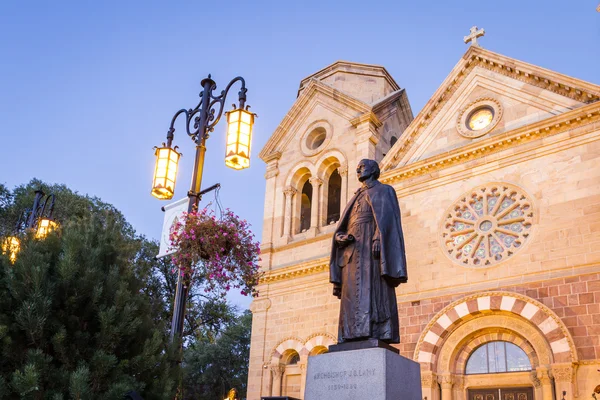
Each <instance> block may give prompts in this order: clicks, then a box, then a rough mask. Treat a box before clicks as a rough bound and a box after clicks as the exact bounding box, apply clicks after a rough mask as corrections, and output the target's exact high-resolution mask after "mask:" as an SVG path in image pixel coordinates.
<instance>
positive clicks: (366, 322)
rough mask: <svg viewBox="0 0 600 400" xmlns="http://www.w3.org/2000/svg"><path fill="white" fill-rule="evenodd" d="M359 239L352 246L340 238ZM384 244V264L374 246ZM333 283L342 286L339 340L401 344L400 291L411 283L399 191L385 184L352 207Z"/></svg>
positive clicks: (345, 217) (334, 259) (342, 225)
mask: <svg viewBox="0 0 600 400" xmlns="http://www.w3.org/2000/svg"><path fill="white" fill-rule="evenodd" d="M339 232H341V233H348V234H350V235H352V236H354V238H355V240H354V241H353V242H352V243H350V244H348V245H347V246H346V247H340V246H339V245H338V244H337V242H336V241H335V237H336V234H337V233H339ZM375 240H379V241H380V246H381V251H380V257H379V259H376V258H375V257H374V256H373V252H372V246H373V241H375ZM329 271H330V279H329V280H330V282H331V283H333V284H337V285H340V286H341V297H340V300H341V304H340V320H339V330H338V341H339V342H340V343H341V342H345V341H350V340H358V339H368V338H376V339H380V340H382V341H385V342H388V343H399V342H400V332H399V331H400V329H399V321H398V305H397V302H396V293H395V290H394V289H395V288H396V287H397V286H398V285H399V284H400V283H405V282H406V281H407V272H406V255H405V251H404V237H403V235H402V227H401V225H400V207H399V205H398V199H397V197H396V192H395V191H394V189H393V188H392V187H391V186H389V185H384V184H382V183H380V182H379V181H375V182H373V183H372V184H371V185H369V186H366V185H365V186H363V187H362V188H361V189H359V190H358V191H357V192H356V194H355V195H354V197H352V199H350V201H349V202H348V204H347V206H346V209H345V210H344V212H343V214H342V217H341V219H340V222H339V223H338V226H337V229H336V231H335V234H334V238H333V245H332V250H331V258H330V268H329Z"/></svg>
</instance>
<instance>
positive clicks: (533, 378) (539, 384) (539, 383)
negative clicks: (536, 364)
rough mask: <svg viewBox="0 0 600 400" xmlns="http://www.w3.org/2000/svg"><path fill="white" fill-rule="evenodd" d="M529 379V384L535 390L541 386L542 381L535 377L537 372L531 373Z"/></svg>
mask: <svg viewBox="0 0 600 400" xmlns="http://www.w3.org/2000/svg"><path fill="white" fill-rule="evenodd" d="M530 377H531V383H533V386H534V387H535V388H539V387H541V386H542V381H540V380H539V378H538V377H537V371H531V374H530Z"/></svg>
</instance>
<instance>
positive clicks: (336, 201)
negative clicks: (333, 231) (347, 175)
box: [327, 169, 342, 225]
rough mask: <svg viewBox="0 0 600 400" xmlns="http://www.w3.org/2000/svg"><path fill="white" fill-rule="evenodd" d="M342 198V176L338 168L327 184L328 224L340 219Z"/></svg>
mask: <svg viewBox="0 0 600 400" xmlns="http://www.w3.org/2000/svg"><path fill="white" fill-rule="evenodd" d="M341 198H342V177H341V176H340V174H339V173H338V171H337V169H335V170H334V171H333V173H332V174H331V176H330V177H329V183H328V184H327V224H328V225H329V224H331V223H334V222H337V221H338V220H339V219H340V202H341Z"/></svg>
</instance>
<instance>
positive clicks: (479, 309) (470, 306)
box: [413, 291, 577, 369]
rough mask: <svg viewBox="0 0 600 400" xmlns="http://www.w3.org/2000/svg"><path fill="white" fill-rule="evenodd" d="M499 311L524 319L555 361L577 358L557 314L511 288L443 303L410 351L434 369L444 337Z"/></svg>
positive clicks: (427, 366)
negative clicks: (544, 343)
mask: <svg viewBox="0 0 600 400" xmlns="http://www.w3.org/2000/svg"><path fill="white" fill-rule="evenodd" d="M492 313H496V314H498V313H500V314H507V315H512V316H516V317H517V318H519V319H522V320H525V321H527V323H528V324H530V325H532V326H534V327H535V328H536V330H537V331H538V332H540V333H541V335H542V337H543V338H544V340H545V341H546V342H547V344H548V346H549V347H550V348H551V351H552V356H553V359H554V362H576V361H577V352H576V350H575V349H576V348H575V345H574V343H573V338H572V337H571V334H570V333H569V331H568V330H567V328H566V326H565V325H564V324H563V322H562V321H561V320H560V318H559V317H558V316H557V315H556V314H555V313H554V312H553V311H552V310H550V309H549V308H548V307H546V306H544V305H543V304H541V303H540V302H538V301H536V300H534V299H532V298H530V297H527V296H524V295H521V294H517V293H511V292H501V291H498V292H483V293H478V294H473V295H470V296H466V297H464V298H462V299H459V300H457V301H455V302H453V303H452V304H450V305H448V306H447V307H445V308H444V309H443V310H441V311H440V312H439V313H438V314H436V315H435V316H434V317H433V319H432V320H431V321H430V322H429V323H428V324H427V326H426V327H425V329H424V330H423V332H422V333H421V336H420V337H419V341H418V342H417V346H416V348H415V352H414V355H413V359H414V360H416V361H418V362H420V363H421V364H422V365H424V367H425V368H426V369H433V366H434V365H433V364H434V362H435V360H436V359H437V357H438V356H439V352H440V348H441V346H442V344H443V343H444V341H445V339H446V338H447V337H448V335H449V334H451V333H452V332H453V331H455V330H456V329H457V328H458V327H459V326H461V325H462V324H464V323H466V322H468V321H469V320H471V319H473V318H475V317H477V316H481V315H482V314H492Z"/></svg>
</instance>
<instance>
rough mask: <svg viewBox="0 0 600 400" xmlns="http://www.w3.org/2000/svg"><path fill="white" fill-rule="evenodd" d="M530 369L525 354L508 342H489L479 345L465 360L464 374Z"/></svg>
mask: <svg viewBox="0 0 600 400" xmlns="http://www.w3.org/2000/svg"><path fill="white" fill-rule="evenodd" d="M518 371H531V363H530V362H529V357H527V354H525V352H524V351H523V350H522V349H521V348H520V347H519V346H517V345H514V344H512V343H509V342H501V341H497V342H489V343H486V344H484V345H482V346H479V347H478V348H477V349H475V351H474V352H473V353H471V355H470V356H469V359H468V360H467V367H466V369H465V373H466V374H496V373H499V372H518Z"/></svg>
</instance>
